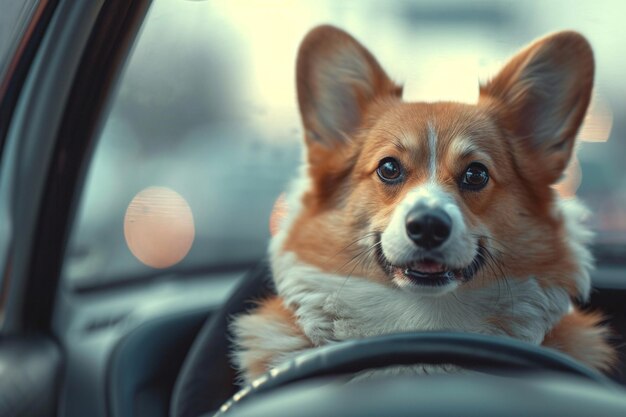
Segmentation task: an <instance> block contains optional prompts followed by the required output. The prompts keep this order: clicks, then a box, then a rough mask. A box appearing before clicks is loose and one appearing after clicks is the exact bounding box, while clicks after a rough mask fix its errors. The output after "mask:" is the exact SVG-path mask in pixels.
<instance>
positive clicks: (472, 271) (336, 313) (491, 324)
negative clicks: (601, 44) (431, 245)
mask: <svg viewBox="0 0 626 417" xmlns="http://www.w3.org/2000/svg"><path fill="white" fill-rule="evenodd" d="M593 74H594V61H593V54H592V51H591V48H590V46H589V44H588V43H587V41H586V40H585V39H584V38H583V37H582V36H581V35H579V34H577V33H575V32H560V33H556V34H553V35H550V36H547V37H545V38H542V39H539V40H537V41H536V42H534V43H532V44H531V45H530V46H528V47H526V48H525V49H523V50H522V51H521V52H519V53H518V54H517V55H516V56H515V57H513V58H512V59H511V60H510V61H509V62H508V64H506V66H505V67H504V68H503V69H502V70H501V71H500V73H499V74H498V75H497V76H495V77H494V78H493V79H492V80H491V81H489V82H488V83H486V84H485V85H482V86H481V89H480V98H479V100H478V103H477V104H475V105H469V104H460V103H453V102H437V103H407V102H404V101H402V98H401V94H402V88H401V87H399V86H397V85H396V84H394V83H393V82H392V81H391V80H390V79H389V77H388V76H387V75H386V74H385V72H384V71H383V69H382V68H381V66H380V65H379V64H378V62H377V61H376V60H375V58H374V57H373V56H372V55H371V54H370V52H369V51H367V50H366V49H365V48H364V47H363V46H362V45H361V44H359V43H358V42H357V41H356V40H355V39H354V38H352V37H351V36H350V35H348V34H347V33H345V32H343V31H341V30H339V29H337V28H334V27H331V26H321V27H318V28H316V29H314V30H312V31H311V32H310V33H309V34H308V35H307V37H306V38H305V39H304V41H303V43H302V45H301V47H300V51H299V55H298V60H297V90H298V101H299V105H300V111H301V115H302V122H303V125H304V130H305V135H304V139H305V143H306V146H305V151H306V153H305V158H304V163H303V166H302V169H301V172H300V176H299V178H298V179H297V180H296V181H295V182H294V183H293V184H292V186H291V188H290V190H289V191H288V194H287V202H288V208H289V209H288V215H287V217H286V218H285V219H284V220H283V221H282V224H281V226H280V230H279V232H278V233H277V234H276V235H275V236H274V237H273V239H272V242H271V245H270V250H269V253H270V260H271V269H272V272H273V279H274V282H275V285H276V289H277V293H278V295H277V296H276V297H274V298H271V299H268V300H264V301H262V302H260V304H259V306H258V308H257V309H256V310H255V311H252V312H251V313H250V314H246V315H242V316H239V317H237V318H236V319H235V321H234V323H233V329H234V332H235V338H236V340H235V343H236V349H235V352H234V355H233V356H234V359H235V362H236V366H237V368H238V370H239V371H240V372H241V374H242V377H243V378H244V379H245V380H250V379H252V378H255V377H257V376H259V375H260V374H262V373H264V372H265V371H267V370H269V369H271V368H272V367H274V366H276V365H278V364H279V363H281V362H282V361H284V360H286V359H288V358H290V357H292V356H294V355H295V354H297V353H299V352H301V351H303V350H307V349H311V348H314V347H316V346H320V345H324V344H327V343H332V342H333V341H340V340H345V339H350V338H360V337H366V336H375V335H382V334H388V333H393V332H402V331H419V330H454V331H466V332H476V333H483V334H491V335H505V336H511V337H514V338H518V339H521V340H524V341H528V342H530V343H533V344H537V345H539V344H543V345H545V346H549V347H553V348H556V349H559V350H561V351H563V352H565V353H567V354H569V355H571V356H573V357H574V358H576V359H578V360H580V361H582V362H584V363H586V364H588V365H590V366H592V367H595V368H598V369H601V370H606V369H608V368H609V367H610V366H611V364H612V363H613V361H614V358H615V355H614V351H613V349H612V348H611V347H610V345H609V344H608V342H607V338H608V330H607V329H606V328H605V327H602V325H601V323H600V322H601V317H600V316H598V315H595V314H589V313H585V312H582V311H580V310H579V309H577V308H576V307H575V306H574V304H573V301H572V300H577V299H582V300H585V299H586V298H587V297H588V296H589V292H590V277H589V271H590V268H591V267H592V263H593V262H592V256H591V254H590V252H589V249H588V248H587V245H588V243H589V240H590V237H591V233H590V232H589V231H588V230H587V229H586V228H585V226H584V225H583V223H582V222H583V220H584V217H585V216H586V215H587V212H586V210H585V208H584V207H583V206H582V205H581V204H580V203H579V202H577V201H576V200H575V199H570V200H563V199H561V198H560V197H559V196H558V195H557V194H556V192H555V191H554V189H553V188H552V187H551V186H552V185H553V184H554V183H555V182H557V181H558V180H559V178H560V177H561V175H562V173H563V170H564V169H565V167H566V166H567V164H568V162H569V160H570V157H571V155H572V151H573V149H574V143H575V136H576V133H577V131H578V129H579V127H580V125H581V122H582V120H583V117H584V115H585V112H586V110H587V106H588V104H589V100H590V95H591V90H592V84H593ZM390 157H391V158H394V160H395V161H396V162H397V165H396V167H399V169H400V170H401V180H400V181H399V182H397V183H394V184H390V183H388V182H385V181H383V180H382V178H381V176H380V175H379V167H380V165H381V161H383V160H385V159H386V158H390ZM475 162H479V163H480V164H482V165H483V166H484V167H486V169H487V170H488V181H487V183H486V185H484V186H483V188H481V189H479V190H478V189H468V188H467V187H466V186H465V185H462V184H461V183H462V181H463V178H464V175H466V172H467V170H468V166H470V164H471V163H475ZM416 207H426V208H427V209H428V210H431V209H432V210H438V212H439V213H441V212H443V213H445V215H446V218H448V219H450V221H451V229H450V230H449V233H450V234H449V237H448V238H447V240H446V241H445V242H444V243H443V244H442V245H441V246H440V247H437V248H435V249H428V248H423V247H420V246H418V245H416V244H415V242H414V241H413V240H411V239H410V238H409V237H408V235H407V225H406V224H407V216H408V214H409V213H410V212H411V210H414V209H415V208H416ZM409 269H410V270H415V271H417V272H418V273H419V274H422V272H423V271H426V272H429V271H430V272H432V271H435V272H438V273H439V272H441V273H443V274H445V279H443V281H442V282H439V281H438V283H437V285H429V284H428V283H426V284H424V282H423V280H422V281H420V280H417V281H416V280H414V279H411V277H410V274H409V275H406V274H405V271H408V270H409ZM425 276H426V275H425ZM427 276H431V275H427ZM433 276H434V275H433ZM442 276H444V275H442Z"/></svg>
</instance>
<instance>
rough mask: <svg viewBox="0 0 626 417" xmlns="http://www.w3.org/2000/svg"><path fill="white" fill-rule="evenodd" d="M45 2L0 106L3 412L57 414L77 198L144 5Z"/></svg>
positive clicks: (143, 0) (135, 1)
mask: <svg viewBox="0 0 626 417" xmlns="http://www.w3.org/2000/svg"><path fill="white" fill-rule="evenodd" d="M45 3H46V4H45V8H44V9H42V10H39V12H40V13H41V14H39V15H37V16H36V17H37V18H38V22H36V24H35V26H34V27H32V29H33V33H32V34H31V36H34V38H33V39H32V42H30V43H27V44H25V46H27V48H26V49H24V50H21V53H23V55H22V56H21V57H20V58H19V59H18V58H14V59H15V60H16V61H15V62H16V63H17V66H15V67H14V69H13V70H12V71H11V73H10V74H9V75H8V77H9V78H8V79H6V80H4V82H5V83H7V84H6V85H8V86H10V90H6V91H7V92H8V93H7V94H8V95H7V94H5V95H4V96H3V97H2V103H1V104H2V117H3V119H2V122H3V126H4V127H3V130H0V144H1V145H2V149H1V150H2V152H0V158H1V159H0V161H1V162H0V204H2V206H1V207H0V210H2V213H3V214H2V215H3V216H4V217H3V220H6V224H7V225H8V227H7V230H6V231H5V232H6V235H5V236H3V239H4V240H3V242H7V245H5V246H0V252H1V253H0V273H1V274H2V275H0V283H1V284H2V285H0V290H1V292H0V317H2V323H1V327H0V365H2V367H3V368H4V371H3V372H2V373H0V390H2V394H3V395H2V396H0V400H2V401H0V403H1V404H0V405H1V407H0V416H4V415H17V414H19V415H24V416H29V415H41V414H42V413H44V414H46V415H55V414H56V413H57V411H56V410H57V407H58V392H59V386H60V385H61V384H60V383H59V379H60V378H62V376H63V370H62V368H63V349H62V348H61V347H60V346H59V344H58V342H57V341H56V340H55V338H54V336H53V333H52V317H53V314H52V313H53V309H54V304H55V300H56V295H57V286H58V282H59V277H60V271H61V266H62V260H63V255H64V252H65V246H66V242H67V240H68V236H69V228H70V227H69V226H70V224H71V220H72V219H73V217H74V214H75V211H76V206H77V204H76V201H77V200H78V199H77V198H75V197H76V193H77V192H78V191H79V190H80V189H81V188H82V183H83V181H84V178H85V168H86V166H88V162H89V160H90V157H91V153H92V151H93V147H94V141H95V140H94V138H95V137H97V134H96V133H97V129H98V127H99V121H100V119H101V116H102V114H103V112H105V111H106V106H107V98H108V97H109V95H110V93H111V90H112V89H113V88H114V85H115V80H116V79H117V75H118V74H119V72H120V71H121V68H122V67H123V64H124V62H125V58H126V57H127V55H128V53H129V51H130V48H131V45H132V42H133V40H134V39H135V36H136V34H137V32H138V29H139V27H140V24H141V22H142V21H143V18H144V16H145V14H146V12H147V10H148V7H149V5H150V1H149V0H109V1H105V0H85V1H74V0H59V1H52V0H51V1H47V2H45ZM3 85H5V84H4V83H3ZM1 387H9V388H11V390H4V389H1Z"/></svg>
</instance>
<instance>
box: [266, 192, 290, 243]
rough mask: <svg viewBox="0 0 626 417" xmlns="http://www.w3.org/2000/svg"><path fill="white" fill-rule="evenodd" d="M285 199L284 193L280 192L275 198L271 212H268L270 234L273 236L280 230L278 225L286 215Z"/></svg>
mask: <svg viewBox="0 0 626 417" xmlns="http://www.w3.org/2000/svg"><path fill="white" fill-rule="evenodd" d="M287 209H288V206H287V199H286V198H285V193H282V194H281V195H279V196H278V198H277V199H276V202H275V203H274V208H272V214H270V234H271V235H272V236H274V235H275V234H276V233H278V231H279V230H280V225H281V223H282V222H283V220H284V218H285V217H286V216H287Z"/></svg>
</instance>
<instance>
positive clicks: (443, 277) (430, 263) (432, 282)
mask: <svg viewBox="0 0 626 417" xmlns="http://www.w3.org/2000/svg"><path fill="white" fill-rule="evenodd" d="M377 246H378V248H379V251H378V256H377V257H378V262H379V264H380V265H381V267H382V268H383V270H385V271H387V273H388V274H389V275H390V276H392V277H398V278H402V279H408V280H409V281H411V282H412V283H414V284H417V285H422V286H430V287H439V286H444V285H447V284H449V283H451V282H454V281H458V282H467V281H470V280H471V279H472V278H473V277H474V276H475V275H476V273H477V272H478V271H479V270H480V268H481V267H482V266H483V264H484V261H485V254H484V251H485V248H484V247H483V245H482V244H481V243H480V242H479V244H478V248H477V251H476V255H475V256H474V259H473V260H472V262H470V263H469V264H468V265H466V266H465V267H461V268H452V267H449V266H447V265H445V264H444V263H442V262H440V261H438V260H436V259H433V258H428V257H425V258H423V259H421V260H416V261H412V262H410V263H408V264H406V265H393V264H392V263H390V262H389V261H388V260H387V258H386V257H385V255H384V253H383V251H382V248H381V247H380V246H381V245H380V244H379V245H377Z"/></svg>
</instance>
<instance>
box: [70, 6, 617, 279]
mask: <svg viewBox="0 0 626 417" xmlns="http://www.w3.org/2000/svg"><path fill="white" fill-rule="evenodd" d="M625 4H626V3H624V2H622V1H617V0H612V1H611V0H606V1H594V2H591V1H580V2H571V1H561V0H556V1H549V2H547V1H538V0H531V1H524V2H520V1H495V0H480V1H471V2H469V1H459V0H417V1H373V0H359V1H332V0H316V1H286V0H285V1H278V0H265V1H251V0H245V1H244V0H240V1H239V0H210V1H209V0H207V1H189V0H155V1H154V2H153V4H152V6H151V8H150V11H149V14H148V16H147V18H146V20H145V22H144V24H143V27H142V30H141V33H140V35H139V37H138V39H137V41H136V43H135V45H134V48H133V51H132V53H131V55H130V57H129V59H128V62H127V63H126V66H125V69H124V71H123V73H122V76H121V78H120V80H119V82H118V84H117V89H116V92H115V94H114V95H113V99H112V101H111V103H110V105H109V107H110V108H109V111H108V114H107V115H106V117H105V118H104V120H102V122H101V129H100V133H99V135H100V137H99V139H98V142H97V147H96V149H95V151H94V155H93V160H92V161H91V165H90V167H89V170H88V175H87V179H86V182H85V187H84V190H83V192H82V197H81V200H80V203H79V215H78V216H77V218H76V221H75V224H74V227H73V231H72V236H71V239H70V245H69V248H68V251H67V255H66V262H65V266H64V271H63V275H64V281H65V284H66V285H67V286H69V287H71V288H78V289H81V288H83V289H84V288H95V287H98V286H107V285H111V284H115V283H119V282H132V281H133V280H136V279H138V278H141V277H147V276H157V277H158V276H171V275H172V274H187V273H188V274H196V273H198V272H202V271H213V270H227V269H228V268H234V267H241V266H242V265H243V266H245V265H247V264H252V263H254V262H255V261H256V260H258V259H259V258H261V257H262V256H263V255H264V253H265V250H266V246H267V241H268V238H269V236H270V233H269V217H270V212H271V210H272V207H273V205H274V203H275V201H276V199H277V197H278V196H279V195H280V193H281V192H282V191H283V189H284V188H285V185H286V184H287V182H288V181H289V179H291V178H293V176H294V174H295V170H296V167H297V166H298V163H299V161H300V153H301V137H302V131H301V127H300V120H299V115H298V110H297V106H296V93H295V82H294V68H295V57H296V52H297V48H298V45H299V43H300V41H301V39H302V38H303V36H304V35H305V34H306V32H307V31H308V30H309V29H311V28H312V27H313V26H315V25H318V24H321V23H331V24H334V25H337V26H339V27H341V28H343V29H345V30H347V31H348V32H350V33H351V34H352V35H354V36H355V37H356V38H357V39H359V40H360V41H361V42H362V43H363V44H364V45H366V47H367V48H369V49H370V50H371V51H372V52H373V54H374V55H375V56H376V57H377V58H378V59H379V61H380V62H381V63H382V65H383V66H384V67H385V69H386V70H387V73H388V74H389V75H390V76H391V77H392V78H393V79H394V80H396V81H397V82H400V83H403V84H404V85H405V95H404V97H405V99H406V100H409V101H435V100H455V101H462V102H469V103H471V102H475V101H476V99H477V97H478V85H479V81H481V80H486V79H487V78H488V77H489V76H492V75H495V73H496V72H497V70H498V68H499V67H500V66H501V65H502V64H503V63H504V62H505V61H506V59H507V58H508V57H509V56H510V55H511V54H513V53H514V52H515V51H517V50H518V49H519V48H520V47H522V46H524V45H525V44H527V43H528V42H530V41H532V40H533V39H535V38H536V37H539V36H543V35H545V34H546V33H548V32H553V31H556V30H560V29H574V30H577V31H580V32H582V33H583V34H584V35H585V36H586V37H587V38H588V39H589V40H590V42H591V44H592V46H593V48H594V51H595V54H596V62H597V72H596V84H595V92H594V99H593V103H592V107H591V109H590V112H589V113H588V116H587V119H586V120H585V126H584V127H583V129H582V130H581V132H580V135H579V136H580V142H579V143H580V146H579V150H578V156H577V159H575V160H574V161H573V164H572V165H571V166H570V168H569V169H568V175H567V176H566V178H565V179H564V181H563V182H562V183H561V184H559V185H558V189H559V192H561V193H562V194H563V195H567V196H571V195H573V194H577V195H578V196H580V197H581V198H582V199H583V200H584V201H585V202H586V203H587V204H588V205H589V206H590V207H591V208H592V212H593V218H592V219H591V220H590V221H591V222H592V226H593V228H594V229H595V230H596V231H597V237H596V255H597V256H598V257H599V258H600V259H602V260H604V261H607V262H620V261H622V260H621V259H619V256H618V255H617V254H618V253H619V250H621V251H622V253H624V252H623V250H624V246H626V162H625V160H624V156H625V155H626V139H625V138H624V135H625V134H626V122H625V121H624V120H625V118H624V115H625V114H626V104H625V100H624V97H626V82H624V76H623V74H625V73H626V59H624V54H623V53H622V52H624V50H625V48H624V39H626V25H624V22H623V21H624V16H626V6H625Z"/></svg>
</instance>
